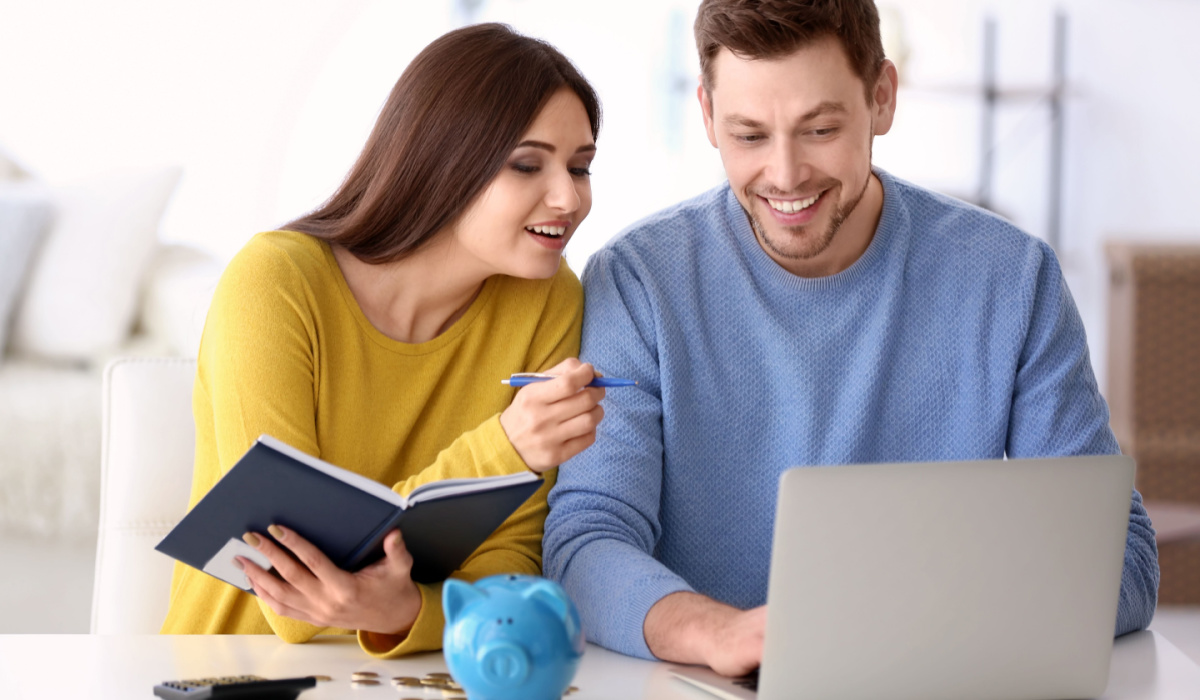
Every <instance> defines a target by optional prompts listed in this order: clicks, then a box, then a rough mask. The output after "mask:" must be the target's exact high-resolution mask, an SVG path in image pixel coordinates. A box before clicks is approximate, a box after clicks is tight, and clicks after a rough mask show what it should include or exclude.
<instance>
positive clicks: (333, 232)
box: [284, 24, 600, 263]
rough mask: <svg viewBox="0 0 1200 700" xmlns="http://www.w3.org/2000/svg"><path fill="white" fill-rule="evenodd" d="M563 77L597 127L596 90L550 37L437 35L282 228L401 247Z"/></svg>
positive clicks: (413, 243)
mask: <svg viewBox="0 0 1200 700" xmlns="http://www.w3.org/2000/svg"><path fill="white" fill-rule="evenodd" d="M564 87H565V88H569V89H570V90H572V91H573V92H574V93H575V94H576V95H578V96H579V99H580V100H581V101H582V102H583V106H584V109H585V110H586V111H587V115H588V120H589V121H590V122H591V127H592V137H593V138H595V137H597V136H598V135H599V132H600V101H599V99H598V98H597V97H596V93H595V91H594V90H593V89H592V86H591V85H590V84H589V83H588V82H587V80H586V79H584V77H583V76H582V75H581V74H580V73H579V71H578V70H577V69H576V68H575V66H573V65H572V64H571V62H570V61H569V60H567V58H566V57H565V56H563V55H562V54H561V53H559V52H558V50H557V49H555V48H554V47H553V46H551V45H550V44H548V43H546V42H544V41H541V40H538V39H533V38H531V37H527V36H523V35H521V34H518V33H516V32H515V31H513V30H512V29H511V28H510V27H508V26H507V25H503V24H477V25H473V26H469V27H464V28H462V29H457V30H454V31H452V32H449V33H447V34H445V35H443V36H441V37H440V38H438V39H437V40H436V41H434V42H433V43H432V44H430V45H429V46H427V47H425V49H424V50H423V51H421V53H420V54H418V55H417V57H416V58H415V59H413V61H412V63H411V64H409V66H408V68H407V69H406V70H405V71H404V73H403V75H401V76H400V79H399V80H398V81H396V85H395V87H393V88H392V92H391V95H389V96H388V100H387V103H386V104H385V105H384V107H383V110H382V111H381V112H380V115H379V119H378V120H376V122H375V127H374V129H372V130H371V135H370V137H369V138H368V139H367V143H366V146H364V147H363V151H362V153H361V154H360V155H359V157H358V160H357V162H355V164H354V167H353V168H351V170H350V173H349V174H348V175H347V176H346V179H345V181H344V182H343V183H342V185H341V187H339V188H338V190H337V191H336V192H335V193H334V194H333V196H332V197H330V198H329V200H328V201H327V202H325V203H324V204H322V205H321V206H320V207H319V208H317V209H316V210H315V211H313V212H312V213H310V214H307V215H305V216H302V217H300V218H299V219H296V220H295V221H292V222H291V223H289V224H287V225H286V226H285V227H284V228H287V229H290V230H293V231H302V232H304V233H308V234H310V235H313V236H316V237H318V238H322V239H325V240H327V241H329V242H331V243H336V244H337V245H340V246H342V247H344V248H346V249H347V250H349V251H350V252H351V253H353V254H354V255H355V256H356V257H358V258H359V259H360V260H363V261H365V262H369V263H384V262H391V261H394V260H399V259H401V258H404V257H406V256H408V255H411V254H412V253H413V252H414V251H416V250H417V249H418V248H420V247H421V246H422V245H423V244H425V243H427V242H428V241H429V240H430V239H431V238H433V236H434V235H435V234H436V233H437V232H438V231H441V230H442V229H443V228H445V227H446V226H447V225H449V224H451V223H452V222H453V221H454V220H455V219H456V218H457V217H458V216H459V215H460V214H461V213H462V212H463V211H464V210H465V209H466V207H467V206H468V205H469V204H470V203H471V202H472V201H473V200H474V199H475V197H476V196H477V195H479V193H480V192H481V191H483V189H484V188H485V187H486V186H487V184H488V183H489V182H491V181H492V178H494V177H495V176H496V175H497V174H498V173H499V172H500V169H501V168H502V167H503V166H504V163H505V162H506V161H507V159H508V157H509V155H510V154H511V153H512V151H513V149H514V148H515V147H516V145H517V144H518V143H519V142H520V138H521V136H522V135H523V134H524V133H525V132H526V130H528V128H529V126H530V124H532V123H533V120H534V119H535V118H536V116H537V114H538V112H539V111H540V110H541V108H542V106H543V105H545V103H546V102H547V100H549V99H550V97H551V95H553V94H554V93H555V92H557V91H558V90H559V89H561V88H564Z"/></svg>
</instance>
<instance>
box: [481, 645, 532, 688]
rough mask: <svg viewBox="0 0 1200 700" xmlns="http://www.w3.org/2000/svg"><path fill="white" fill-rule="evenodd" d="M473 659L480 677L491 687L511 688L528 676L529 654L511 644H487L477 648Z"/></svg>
mask: <svg viewBox="0 0 1200 700" xmlns="http://www.w3.org/2000/svg"><path fill="white" fill-rule="evenodd" d="M475 659H476V661H477V662H478V663H479V671H480V675H482V676H483V677H484V679H486V680H487V682H488V683H491V684H492V685H496V686H500V687H505V686H509V687H511V686H514V685H519V684H521V683H524V682H525V679H526V677H528V676H529V670H530V663H529V654H527V653H526V652H525V650H524V649H523V648H521V647H519V646H517V645H516V644H513V643H512V642H507V641H502V640H497V641H491V642H487V643H486V644H484V645H483V646H481V647H480V648H479V651H478V652H477V653H476V655H475Z"/></svg>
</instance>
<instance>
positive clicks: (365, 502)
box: [155, 435, 542, 591]
mask: <svg viewBox="0 0 1200 700" xmlns="http://www.w3.org/2000/svg"><path fill="white" fill-rule="evenodd" d="M541 485H542V480H541V478H540V477H539V476H538V475H536V474H534V473H533V472H526V473H522V474H511V475H507V476H499V477H489V478H478V479H449V480H445V481H438V482H433V483H430V484H424V485H422V486H421V487H419V488H417V489H415V490H413V492H412V493H410V494H408V496H407V497H406V496H401V495H400V494H398V493H396V492H394V491H392V490H391V489H390V488H388V487H387V486H384V485H383V484H380V483H378V482H376V481H372V480H371V479H368V478H366V477H364V476H362V475H361V474H356V473H354V472H351V471H347V470H345V469H341V468H339V467H336V466H334V465H332V464H329V463H328V462H324V461H322V460H320V459H317V458H316V457H312V456H311V455H307V454H304V453H303V452H300V451H299V450H297V449H295V448H294V447H291V446H290V445H287V444H284V443H283V442H280V441H279V440H276V439H274V438H272V437H270V436H268V435H264V436H262V437H261V438H259V440H258V442H256V443H255V444H254V446H252V447H251V448H250V449H249V450H248V451H247V452H246V454H245V455H244V456H243V457H242V458H241V459H240V460H238V462H237V464H235V465H233V468H231V469H230V470H229V471H228V472H227V473H226V474H225V476H223V477H221V480H220V481H218V482H217V483H216V485H215V486H213V488H212V490H211V491H209V492H208V493H207V494H205V496H204V498H202V499H201V500H200V502H199V503H197V504H196V507H195V508H192V510H191V511H189V512H188V514H187V515H186V516H184V518H183V520H181V521H180V522H179V524H178V525H176V526H175V528H174V529H172V530H171V532H169V533H167V536H166V537H164V538H163V540H162V542H159V543H158V546H156V547H155V549H157V550H158V551H160V552H162V553H164V554H166V555H168V556H170V557H173V558H175V559H178V560H179V561H181V562H183V563H184V564H187V565H188V566H191V567H194V568H196V569H199V570H201V571H204V572H206V573H208V574H211V575H213V576H215V577H217V578H219V579H221V580H222V581H225V582H226V583H230V584H232V585H234V586H237V587H238V588H241V589H242V590H246V591H249V590H250V589H249V585H248V583H247V581H246V578H245V575H244V574H242V572H241V571H240V570H239V569H237V568H236V567H234V566H233V558H234V557H235V556H244V557H246V558H248V559H251V560H253V561H256V562H258V563H259V564H260V565H262V566H263V567H264V568H267V567H269V562H267V560H266V557H264V556H263V555H262V554H260V553H259V552H258V551H257V550H255V549H253V548H251V547H250V546H249V545H247V544H246V543H245V542H243V541H242V535H243V534H245V533H246V532H255V533H258V534H259V535H260V536H269V535H267V534H266V533H267V526H269V525H272V524H278V525H283V526H285V527H288V528H291V529H293V530H295V531H296V532H297V533H299V534H300V536H301V537H304V538H305V539H307V540H308V541H310V542H312V543H313V544H314V545H316V546H317V547H318V548H319V549H320V550H321V551H322V552H324V553H325V555H326V556H328V557H329V558H330V559H331V560H332V561H333V562H334V563H335V564H337V565H338V566H339V567H340V568H342V569H345V570H347V571H357V570H359V569H361V568H362V567H364V566H366V565H368V564H370V563H371V562H373V561H377V560H378V559H379V558H380V557H382V556H383V538H384V536H385V535H386V534H387V533H388V532H391V531H392V530H393V529H396V528H399V529H400V532H401V534H402V535H403V536H404V544H405V546H406V547H407V548H408V551H409V552H410V553H411V554H412V557H413V570H412V577H413V580H414V581H416V582H418V583H436V582H439V581H443V580H445V579H446V578H447V577H448V576H449V575H450V574H451V573H452V572H453V571H454V570H456V569H457V568H458V567H459V566H460V565H461V564H462V563H463V562H464V561H465V560H466V559H467V557H469V556H470V555H471V553H472V552H474V551H475V550H476V549H477V548H478V547H479V545H480V544H482V543H483V541H484V540H485V539H487V537H488V536H489V535H491V534H492V532H494V531H495V530H496V528H498V527H499V526H500V524H501V523H503V522H504V520H505V519H506V518H507V517H508V516H510V515H512V513H513V512H514V511H516V510H517V508H519V507H520V506H521V504H523V503H524V502H525V501H526V500H528V498H529V497H530V496H531V495H533V493H534V492H535V491H537V490H538V488H539V487H540V486H541Z"/></svg>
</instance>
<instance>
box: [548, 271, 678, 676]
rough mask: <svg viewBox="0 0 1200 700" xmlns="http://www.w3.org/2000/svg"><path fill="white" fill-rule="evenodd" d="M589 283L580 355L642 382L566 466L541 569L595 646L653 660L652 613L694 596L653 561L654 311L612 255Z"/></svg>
mask: <svg viewBox="0 0 1200 700" xmlns="http://www.w3.org/2000/svg"><path fill="white" fill-rule="evenodd" d="M583 284H584V324H583V341H582V348H581V352H580V355H581V357H587V358H590V359H589V360H587V361H589V362H592V363H593V364H594V365H595V367H596V369H597V370H598V371H599V372H602V373H604V374H608V375H613V376H619V377H629V378H631V379H636V380H638V386H637V387H632V388H629V389H622V390H620V391H612V392H609V394H608V396H607V398H606V399H605V401H604V408H605V415H604V420H603V421H601V423H600V427H599V428H598V429H597V431H596V442H595V444H594V445H592V446H591V447H589V448H588V449H586V450H584V451H583V452H582V453H581V454H580V455H578V456H576V457H575V458H574V459H572V460H570V461H568V462H567V463H566V464H564V465H563V466H562V467H560V468H559V474H558V483H557V484H556V485H555V487H554V489H553V491H551V493H550V515H549V516H548V517H547V519H546V533H545V537H544V540H543V557H544V564H543V566H544V569H545V574H546V576H547V577H549V578H551V579H553V580H555V581H558V582H559V583H561V584H562V585H563V587H564V588H565V589H566V591H567V593H568V594H569V595H570V596H571V598H572V599H573V600H574V601H575V604H576V605H577V606H578V608H579V612H580V616H581V617H582V620H583V628H584V632H585V634H586V635H587V637H588V639H589V640H590V641H593V642H596V643H598V644H600V645H602V646H605V647H608V648H610V649H613V650H615V651H619V652H621V653H623V654H628V655H630V656H639V657H642V658H646V659H652V658H654V656H653V654H652V653H651V651H650V649H649V648H648V647H647V646H646V640H645V637H644V634H643V624H644V622H645V618H646V613H647V612H648V611H649V610H650V608H651V607H652V606H653V605H654V604H655V603H657V602H658V601H659V600H660V599H662V598H663V597H665V596H667V595H669V594H671V593H676V592H678V591H690V590H691V587H690V586H689V585H688V584H687V582H686V581H684V580H683V579H682V578H680V577H679V576H677V575H676V574H675V573H674V572H672V571H670V570H669V569H667V567H666V566H664V565H663V564H662V563H661V562H659V561H658V560H657V559H655V558H654V556H653V552H654V548H655V545H656V544H657V542H658V538H659V536H660V534H661V529H660V525H659V502H660V494H661V489H662V473H663V440H662V401H661V398H660V384H659V372H658V354H657V344H656V331H655V323H654V309H653V308H652V305H651V302H650V300H649V298H648V296H647V293H646V290H645V288H644V286H643V285H642V283H641V280H640V279H639V278H638V275H637V274H636V273H635V272H634V271H632V270H630V269H629V268H628V267H626V266H624V265H622V264H621V263H620V262H619V261H618V260H617V259H616V255H615V254H614V253H613V251H612V250H611V249H608V250H602V251H600V252H598V253H596V254H595V255H593V256H592V258H591V260H590V261H589V263H588V266H587V269H586V271H585V272H584V275H583Z"/></svg>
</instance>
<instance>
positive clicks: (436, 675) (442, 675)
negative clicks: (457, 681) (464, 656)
mask: <svg viewBox="0 0 1200 700" xmlns="http://www.w3.org/2000/svg"><path fill="white" fill-rule="evenodd" d="M425 677H426V678H447V679H448V678H451V677H452V676H451V675H450V674H449V673H443V672H442V671H434V672H433V673H426V674H425Z"/></svg>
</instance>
